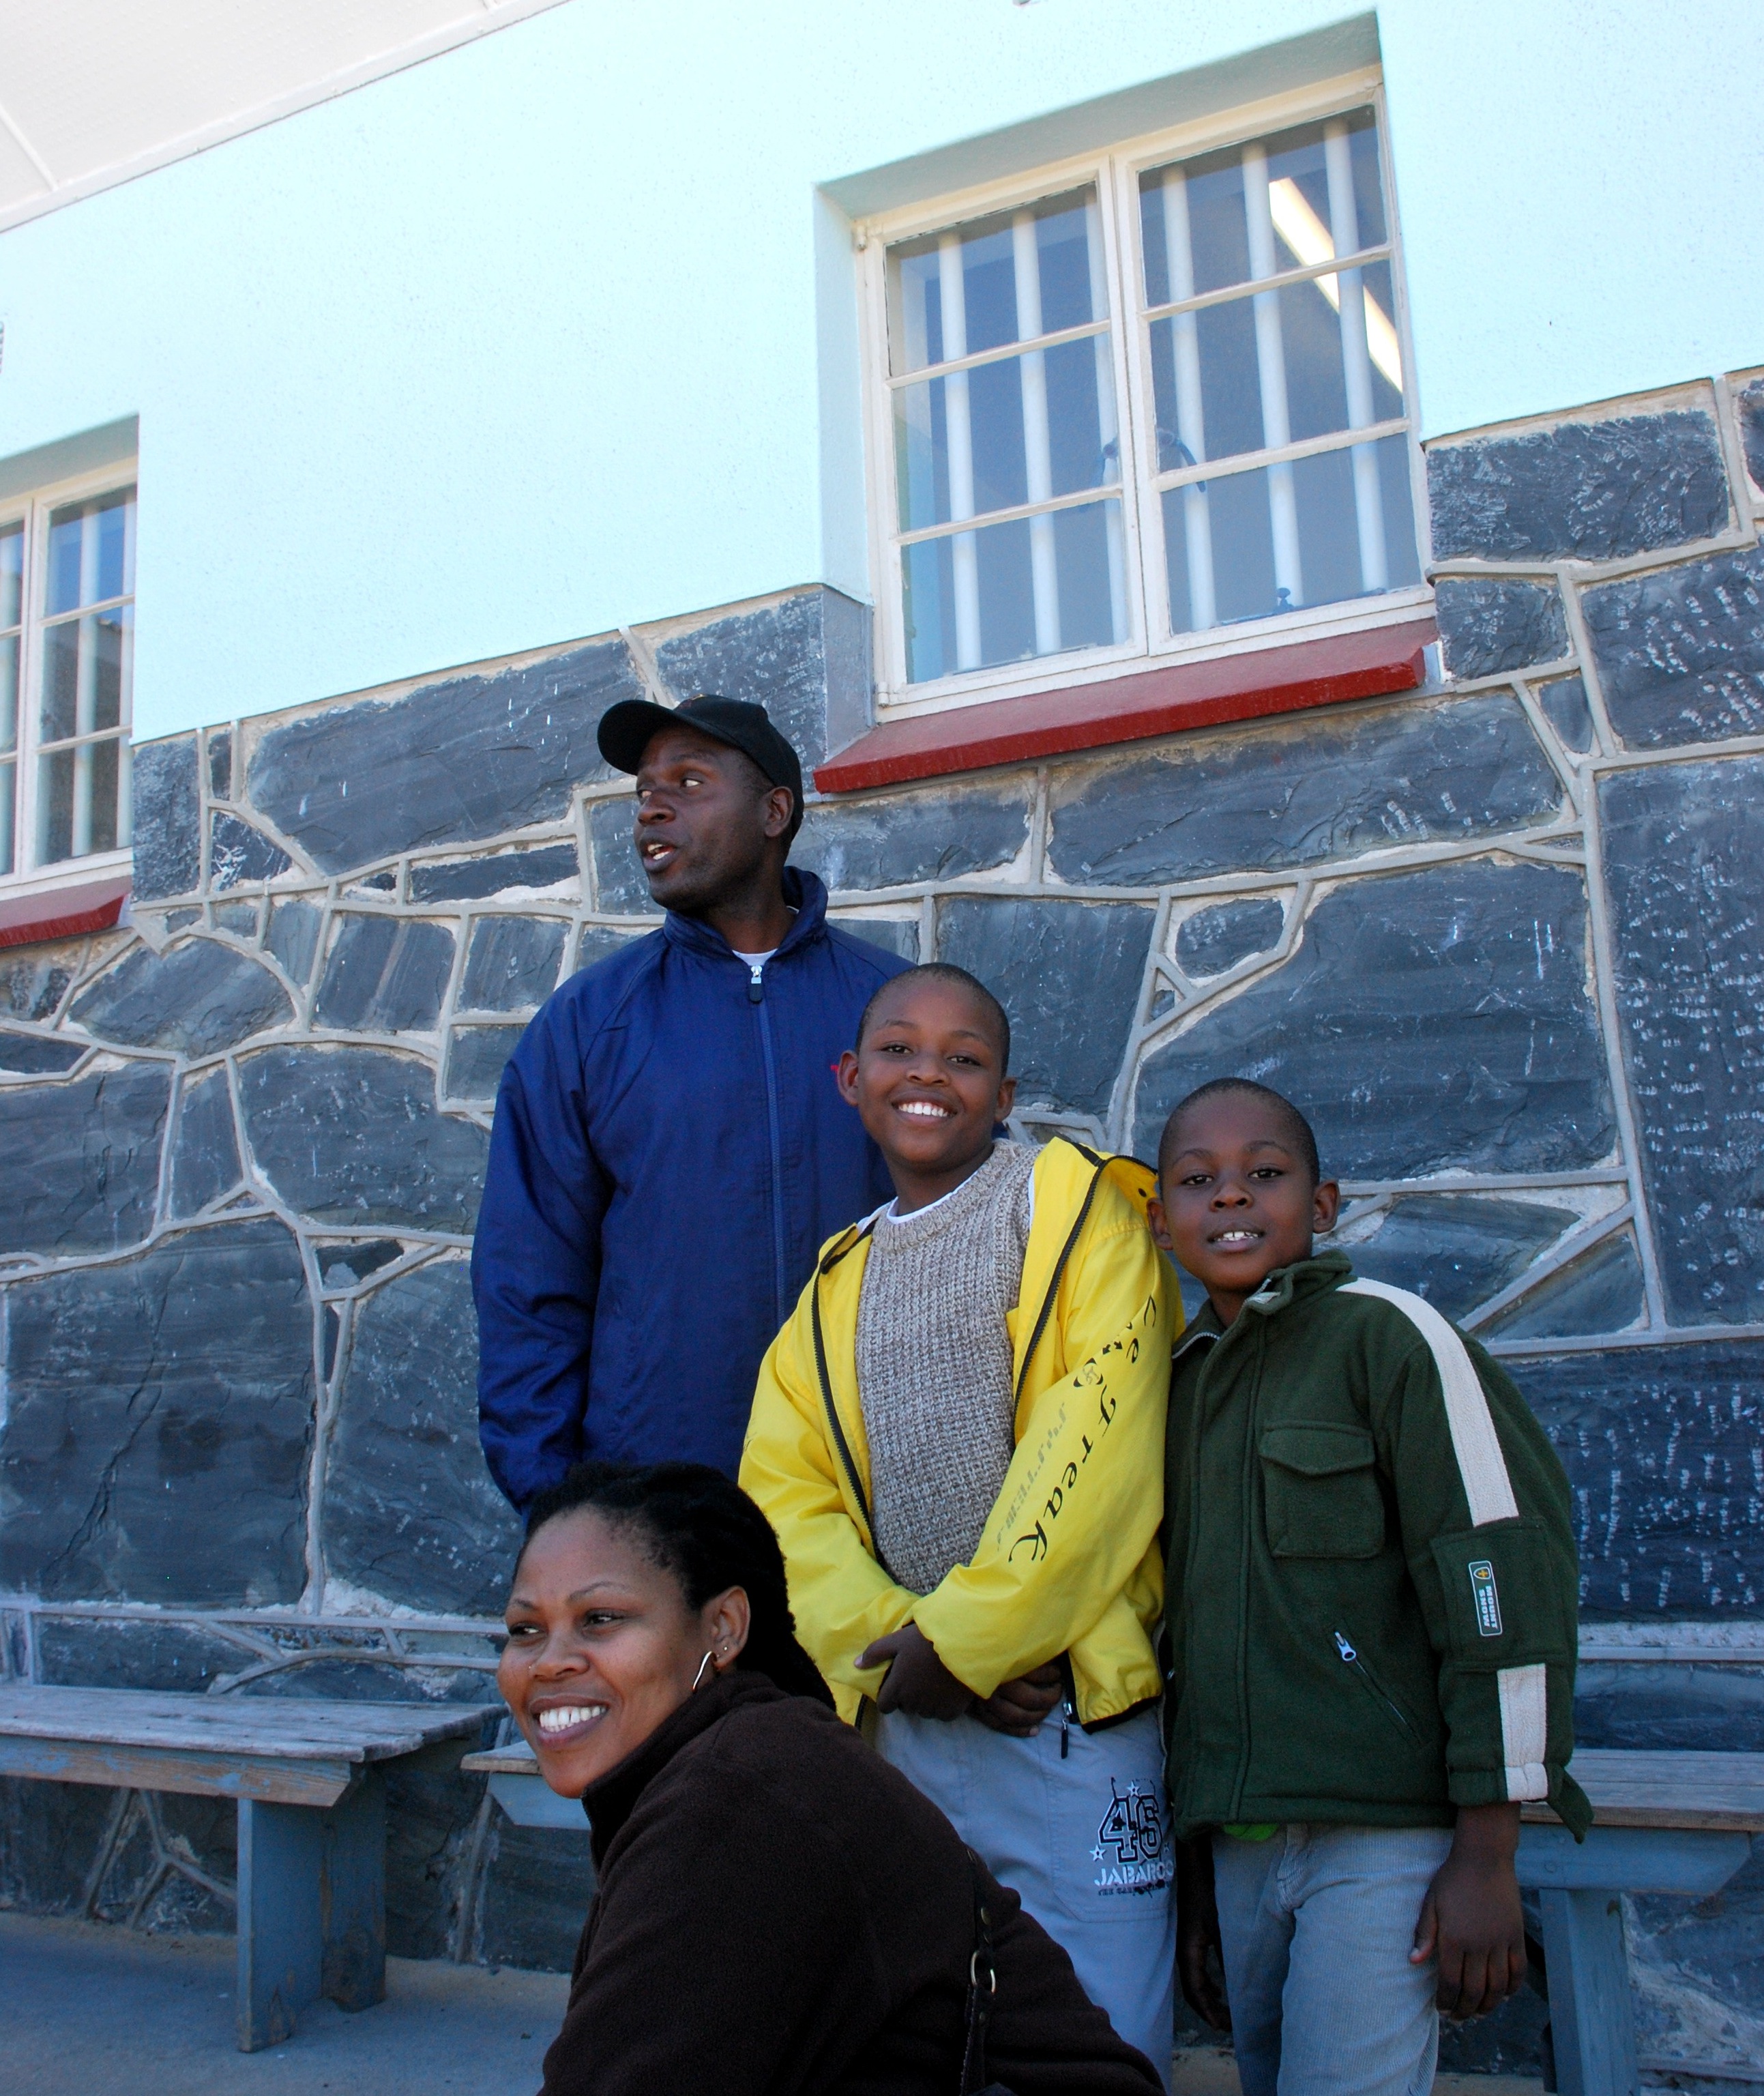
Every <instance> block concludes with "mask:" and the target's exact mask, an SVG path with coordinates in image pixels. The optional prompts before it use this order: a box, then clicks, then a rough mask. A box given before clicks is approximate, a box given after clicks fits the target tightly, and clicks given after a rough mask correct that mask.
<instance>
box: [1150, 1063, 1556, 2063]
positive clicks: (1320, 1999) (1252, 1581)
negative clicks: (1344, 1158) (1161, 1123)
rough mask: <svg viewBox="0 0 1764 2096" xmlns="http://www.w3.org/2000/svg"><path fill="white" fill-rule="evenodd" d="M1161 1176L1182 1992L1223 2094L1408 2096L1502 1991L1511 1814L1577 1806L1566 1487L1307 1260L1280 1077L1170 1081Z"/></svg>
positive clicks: (1428, 1322)
mask: <svg viewBox="0 0 1764 2096" xmlns="http://www.w3.org/2000/svg"><path fill="white" fill-rule="evenodd" d="M1158 1171H1159V1194H1160V1197H1161V1198H1160V1199H1157V1200H1155V1201H1153V1202H1152V1203H1151V1207H1150V1211H1149V1219H1150V1220H1151V1225H1152V1230H1153V1234H1154V1235H1155V1237H1156V1238H1157V1239H1158V1242H1159V1243H1160V1244H1161V1245H1163V1246H1164V1248H1165V1249H1166V1250H1167V1251H1171V1252H1172V1253H1173V1254H1174V1255H1175V1256H1176V1258H1177V1260H1178V1261H1179V1262H1180V1263H1181V1264H1182V1265H1183V1266H1184V1267H1185V1268H1186V1269H1188V1271H1189V1272H1190V1273H1192V1274H1193V1275H1194V1277H1196V1279H1197V1280H1199V1281H1200V1282H1202V1283H1203V1286H1205V1288H1206V1290H1207V1298H1208V1302H1207V1308H1205V1309H1203V1311H1202V1312H1201V1314H1200V1316H1199V1317H1197V1318H1196V1320H1195V1321H1194V1323H1193V1324H1192V1325H1190V1327H1189V1328H1188V1330H1187V1331H1186V1332H1185V1334H1184V1335H1183V1337H1182V1338H1181V1341H1180V1342H1179V1343H1178V1345H1177V1348H1176V1351H1175V1356H1174V1360H1173V1363H1172V1381H1171V1390H1170V1421H1169V1430H1168V1436H1167V1438H1166V1444H1165V1445H1166V1456H1165V1465H1166V1495H1165V1511H1164V1528H1165V1540H1166V1547H1167V1575H1166V1581H1165V1589H1164V1609H1165V1623H1166V1627H1167V1630H1168V1640H1169V1648H1170V1652H1171V1655H1172V1657H1171V1670H1170V1679H1169V1686H1168V1692H1167V1695H1166V1699H1165V1711H1166V1724H1167V1730H1168V1752H1169V1759H1168V1778H1169V1785H1170V1796H1171V1806H1172V1819H1173V1820H1174V1823H1175V1830H1176V1833H1177V1838H1178V1840H1179V1841H1180V1843H1181V1847H1180V1848H1179V1849H1178V1867H1177V1897H1178V1913H1179V1919H1178V1924H1177V1926H1178V1950H1177V1971H1178V1975H1179V1977H1180V1979H1181V1985H1182V1991H1183V1993H1184V1995H1185V1997H1186V1998H1187V2000H1188V2002H1189V2003H1190V2006H1192V2007H1193V2008H1194V2010H1195V2011H1196V2012H1197V2014H1199V2015H1201V2016H1203V2018H1204V2019H1205V2020H1206V2021H1207V2022H1208V2023H1209V2024H1212V2025H1213V2026H1214V2027H1215V2028H1219V2029H1229V2030H1230V2031H1231V2032H1232V2033H1233V2044H1234V2046H1235V2049H1236V2052H1237V2059H1238V2073H1239V2076H1240V2078H1241V2081H1242V2087H1243V2091H1244V2096H1416V2092H1417V2091H1421V2090H1425V2089H1426V2088H1428V2087H1429V2086H1430V2084H1431V2081H1432V2079H1433V2073H1434V2061H1435V2059H1436V2057H1437V2051H1438V2044H1439V2015H1438V2011H1439V2010H1442V2009H1443V2010H1444V2011H1446V2012H1447V2014H1448V2015H1453V2016H1458V2017H1464V2016H1473V2015H1479V2014H1481V2013H1482V2011H1485V2010H1487V2009H1491V2008H1493V2007H1494V2006H1496V2004H1497V2003H1499V2002H1501V2001H1503V2000H1504V1999H1505V1998H1506V1997H1507V1996H1508V1995H1509V1994H1510V1993H1513V1990H1514V1989H1516V1988H1517V1986H1518V1985H1519V1984H1520V1982H1521V1980H1522V1979H1523V1977H1524V1975H1525V1963H1526V1960H1525V1932H1524V1928H1523V1924H1522V1919H1521V1915H1520V1907H1519V1889H1518V1885H1517V1880H1516V1879H1515V1876H1514V1873H1513V1854H1514V1851H1515V1849H1516V1848H1517V1843H1518V1838H1519V1806H1520V1804H1521V1803H1522V1801H1526V1800H1529V1799H1538V1798H1546V1797H1547V1798H1548V1800H1549V1801H1550V1803H1551V1805H1552V1806H1553V1807H1554V1808H1555V1810H1556V1811H1557V1814H1558V1816H1559V1817H1560V1818H1561V1819H1562V1820H1563V1821H1565V1823H1566V1824H1567V1825H1568V1826H1569V1827H1571V1828H1573V1830H1574V1832H1575V1834H1576V1835H1577V1836H1578V1835H1579V1834H1581V1833H1583V1832H1584V1830H1585V1828H1586V1826H1587V1823H1588V1822H1589V1821H1590V1820H1591V1818H1592V1813H1591V1810H1590V1808H1589V1807H1588V1806H1587V1801H1586V1799H1585V1797H1583V1795H1582V1793H1581V1792H1580V1790H1579V1788H1578V1786H1577V1785H1576V1784H1575V1783H1574V1780H1573V1779H1572V1778H1571V1777H1570V1775H1568V1774H1567V1769H1566V1764H1567V1762H1568V1758H1569V1755H1570V1752H1571V1751H1572V1746H1573V1739H1572V1730H1571V1726H1572V1703H1573V1696H1574V1657H1575V1601H1576V1591H1577V1587H1576V1582H1577V1573H1576V1563H1575V1552H1574V1536H1573V1532H1572V1530H1571V1528H1570V1500H1569V1492H1568V1483H1567V1480H1566V1478H1565V1477H1564V1476H1563V1474H1562V1470H1561V1465H1560V1464H1559V1463H1558V1462H1557V1459H1556V1456H1555V1452H1554V1451H1553V1450H1552V1448H1551V1447H1550V1445H1549V1443H1548V1440H1547V1439H1545V1438H1544V1433H1543V1430H1542V1429H1541V1428H1540V1427H1539V1425H1538V1423H1537V1421H1536V1420H1535V1418H1534V1417H1532V1415H1531V1413H1530V1411H1529V1410H1528V1409H1527V1408H1526V1404H1525V1401H1524V1400H1523V1399H1522V1397H1521V1396H1520V1395H1519V1393H1518V1391H1517V1390H1516V1389H1515V1388H1514V1387H1513V1384H1512V1383H1511V1382H1509V1380H1508V1378H1506V1376H1505V1375H1504V1374H1503V1373H1502V1372H1501V1370H1500V1369H1499V1368H1498V1367H1497V1366H1496V1365H1495V1363H1494V1362H1493V1361H1492V1360H1490V1359H1489V1357H1488V1356H1487V1354H1486V1353H1484V1352H1483V1351H1482V1349H1481V1348H1480V1347H1478V1346H1476V1345H1475V1344H1474V1342H1469V1341H1466V1340H1465V1339H1464V1338H1461V1336H1460V1334H1458V1333H1456V1331H1455V1330H1453V1329H1452V1326H1451V1325H1448V1324H1447V1322H1446V1321H1445V1320H1444V1319H1443V1317H1441V1316H1440V1315H1439V1312H1437V1311H1436V1310H1434V1309H1433V1308H1432V1307H1431V1306H1430V1304H1428V1303H1426V1302H1425V1301H1423V1300H1422V1299H1421V1298H1420V1297H1419V1296H1415V1295H1408V1294H1407V1293H1406V1292H1405V1291H1404V1290H1401V1289H1395V1288H1388V1287H1386V1286H1384V1285H1383V1284H1382V1283H1381V1282H1372V1281H1356V1279H1355V1278H1354V1277H1353V1269H1352V1267H1351V1264H1349V1262H1348V1260H1347V1257H1346V1256H1345V1255H1343V1254H1342V1253H1340V1252H1325V1254H1323V1255H1321V1257H1313V1256H1312V1234H1313V1232H1327V1231H1328V1230H1330V1229H1333V1227H1334V1222H1335V1216H1336V1212H1337V1208H1338V1203H1339V1199H1340V1194H1339V1190H1338V1188H1337V1186H1335V1184H1334V1181H1331V1180H1325V1179H1323V1178H1322V1177H1321V1173H1320V1171H1319V1168H1318V1161H1317V1154H1316V1138H1314V1137H1313V1135H1312V1132H1311V1129H1310V1127H1309V1124H1308V1123H1307V1122H1306V1120H1305V1119H1304V1117H1303V1115H1302V1114H1300V1113H1299V1111H1298V1109H1297V1108H1296V1107H1294V1106H1293V1105H1291V1104H1290V1102H1289V1101H1287V1100H1286V1099H1283V1098H1282V1097H1281V1096H1280V1095H1279V1094H1278V1093H1277V1092H1272V1091H1269V1090H1268V1089H1267V1088H1266V1087H1265V1086H1264V1085H1256V1084H1251V1083H1250V1082H1248V1081H1246V1080H1242V1079H1238V1078H1225V1079H1221V1080H1220V1081H1217V1082H1216V1083H1213V1084H1209V1085H1203V1086H1202V1087H1201V1088H1200V1089H1199V1091H1196V1092H1193V1093H1190V1095H1189V1096H1188V1098H1185V1100H1184V1101H1183V1102H1182V1103H1181V1105H1180V1106H1179V1107H1177V1109H1176V1111H1175V1112H1174V1113H1173V1114H1172V1115H1171V1116H1170V1119H1169V1121H1168V1124H1167V1125H1166V1126H1165V1129H1164V1137H1163V1141H1162V1142H1161V1143H1160V1145H1159V1157H1158ZM1212 1950H1217V1951H1218V1952H1219V1954H1220V1959H1221V1962H1222V1963H1223V1967H1224V1971H1225V1996H1224V1998H1221V1996H1220V1992H1219V1989H1218V1987H1217V1985H1216V1982H1215V1981H1214V1980H1213V1979H1212V1976H1211V1974H1210V1972H1209V1971H1208V1966H1207V1959H1208V1954H1209V1952H1210V1951H1212ZM1228 2003H1229V2007H1228V2006H1227V2005H1228Z"/></svg>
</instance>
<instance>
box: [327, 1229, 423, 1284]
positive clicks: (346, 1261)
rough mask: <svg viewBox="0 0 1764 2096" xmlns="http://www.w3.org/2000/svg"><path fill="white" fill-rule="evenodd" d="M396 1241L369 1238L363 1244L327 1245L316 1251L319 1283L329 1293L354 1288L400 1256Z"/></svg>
mask: <svg viewBox="0 0 1764 2096" xmlns="http://www.w3.org/2000/svg"><path fill="white" fill-rule="evenodd" d="M403 1256H404V1247H403V1246H402V1245H401V1244H400V1242H399V1241H398V1239H397V1238H369V1240H367V1241H366V1242H363V1243H356V1244H340V1245H339V1244H328V1245H324V1246H321V1247H320V1250H319V1281H320V1284H321V1286H323V1287H325V1288H328V1289H332V1290H338V1289H345V1288H358V1287H360V1285H361V1283H362V1282H364V1281H365V1280H367V1279H368V1278H369V1276H370V1275H373V1274H376V1273H378V1272H379V1270H380V1269H381V1268H382V1266H390V1265H391V1263H392V1261H393V1260H395V1259H401V1258H403Z"/></svg>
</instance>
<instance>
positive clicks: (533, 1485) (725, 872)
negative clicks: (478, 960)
mask: <svg viewBox="0 0 1764 2096" xmlns="http://www.w3.org/2000/svg"><path fill="white" fill-rule="evenodd" d="M600 753H601V755H602V756H603V757H605V759H606V761H607V762H608V763H609V764H611V765H613V766H615V767H616V768H617V769H618V770H619V771H629V772H634V773H635V775H636V779H637V825H636V842H637V854H638V857H639V858H640V861H641V862H642V865H643V869H644V876H645V878H646V879H647V880H648V884H649V893H650V894H651V895H652V896H653V897H654V899H655V900H656V902H658V903H660V904H661V905H662V907H663V908H664V909H665V910H666V912H667V918H666V923H665V924H663V926H662V929H661V930H660V931H659V932H652V933H651V934H650V935H649V937H647V938H644V939H634V940H632V941H631V943H630V944H629V945H628V946H627V948H626V949H625V950H624V951H622V953H618V954H614V955H613V956H612V958H609V959H608V960H604V961H601V962H599V963H596V965H595V966H594V967H592V968H586V969H584V970H583V972H582V973H581V974H579V975H577V976H572V977H571V979H570V980H569V981H568V982H566V983H565V985H563V987H562V988H561V989H559V990H558V991H557V993H556V994H555V995H554V996H553V997H552V998H551V1000H550V1001H549V1002H548V1003H547V1004H546V1005H545V1006H544V1008H543V1009H542V1010H541V1011H539V1014H538V1015H537V1016H536V1017H535V1020H533V1023H532V1024H531V1026H529V1027H528V1028H527V1029H526V1033H525V1034H524V1035H523V1036H522V1041H521V1045H520V1046H519V1047H518V1048H517V1050H515V1053H514V1055H513V1059H511V1060H510V1062H509V1065H508V1067H507V1068H506V1069H505V1070H504V1072H503V1076H502V1085H501V1089H500V1092H499V1094H498V1095H497V1099H496V1127H495V1129H494V1132H493V1133H492V1134H491V1142H490V1165H489V1171H488V1174H487V1177H486V1180H485V1183H484V1199H483V1205H482V1208H481V1210H480V1211H479V1214H478V1238H477V1243H476V1245H475V1247H474V1251H473V1255H472V1285H473V1293H474V1296H475V1297H476V1299H477V1304H478V1360H479V1366H478V1420H479V1434H480V1438H481V1439H482V1443H483V1449H484V1456H485V1460H486V1461H487V1463H488V1464H489V1465H490V1470H491V1476H493V1477H494V1478H495V1479H496V1482H497V1483H498V1484H499V1485H500V1487H502V1489H503V1491H504V1492H505V1493H506V1494H507V1496H508V1497H509V1500H512V1501H513V1504H514V1505H515V1507H516V1508H517V1509H524V1508H525V1507H526V1506H527V1504H529V1503H530V1502H531V1500H532V1499H533V1497H534V1496H535V1493H537V1492H539V1491H542V1490H544V1487H546V1486H548V1485H550V1484H554V1483H555V1482H557V1479H558V1478H560V1477H561V1476H562V1474H563V1473H564V1472H565V1470H566V1469H568V1468H569V1466H570V1464H572V1463H574V1462H577V1461H580V1460H581V1459H582V1458H583V1456H614V1457H618V1458H622V1459H623V1460H625V1461H631V1462H644V1463H651V1462H660V1461H666V1460H670V1459H681V1460H685V1461H692V1462H700V1463H710V1464H714V1465H716V1466H717V1467H718V1469H723V1470H726V1471H727V1472H728V1473H729V1474H730V1475H731V1477H732V1476H733V1475H734V1474H735V1470H736V1465H737V1464H738V1463H739V1461H740V1454H741V1439H742V1435H743V1434H744V1432H745V1430H746V1427H747V1419H748V1413H749V1408H751V1406H752V1404H753V1385H754V1380H755V1378H756V1377H757V1376H758V1372H759V1365H760V1360H761V1357H762V1356H763V1354H764V1353H765V1351H766V1347H768V1346H769V1345H770V1344H771V1341H772V1338H773V1337H774V1335H775V1334H776V1332H777V1331H778V1329H779V1326H780V1325H782V1324H783V1323H784V1319H785V1318H786V1317H788V1314H789V1312H790V1310H791V1308H792V1306H793V1304H794V1303H795V1301H796V1299H797V1294H798V1292H799V1291H800V1290H801V1287H802V1285H803V1283H804V1282H806V1280H807V1278H808V1277H809V1273H810V1269H812V1267H813V1265H814V1256H815V1254H816V1252H817V1251H819V1248H820V1247H821V1245H822V1244H823V1242H824V1241H825V1240H826V1239H827V1238H829V1237H831V1236H832V1234H833V1233H834V1232H835V1231H836V1230H838V1229H842V1228H843V1227H844V1226H845V1225H846V1224H847V1223H849V1222H852V1221H854V1220H856V1219H857V1218H858V1216H862V1215H864V1214H867V1212H869V1210H871V1208H874V1207H878V1206H880V1203H882V1202H884V1201H885V1200H886V1199H888V1198H889V1192H890V1186H889V1177H888V1173H887V1172H886V1170H885V1169H884V1166H883V1164H882V1161H881V1159H880V1156H879V1155H878V1154H877V1152H876V1150H875V1146H874V1145H873V1144H872V1143H871V1141H870V1139H869V1138H868V1137H867V1135H866V1134H865V1133H864V1132H863V1129H862V1126H861V1124H859V1122H858V1116H857V1115H856V1114H855V1113H854V1112H853V1111H852V1110H851V1109H850V1107H848V1106H846V1105H845V1103H844V1102H843V1101H842V1100H841V1098H840V1096H839V1091H838V1088H837V1086H836V1084H835V1082H834V1075H833V1072H834V1068H835V1066H836V1064H837V1063H838V1061H839V1058H840V1055H841V1052H842V1051H843V1050H845V1049H847V1048H849V1046H851V1044H852V1042H853V1041H854V1040H855V1039H856V1037H857V1032H858V1017H859V1015H860V1014H861V1013H862V1011H863V1007H864V1006H865V1005H866V1004H867V1002H869V999H870V997H871V993H872V992H873V991H875V989H877V987H878V986H879V985H880V984H881V983H883V982H884V980H887V978H888V977H889V976H892V975H896V974H897V973H898V972H900V970H901V969H902V967H904V966H905V965H906V964H905V963H903V962H902V961H900V960H898V959H897V958H895V957H894V956H893V954H889V953H885V952H884V951H883V950H882V949H881V948H880V947H879V946H873V945H870V944H868V943H867V941H863V940H861V939H854V938H852V937H849V935H848V934H847V933H845V932H839V931H836V930H834V929H833V928H832V926H831V925H829V924H827V890H826V889H824V888H823V886H822V884H821V883H820V882H819V880H816V878H815V877H814V875H813V874H811V873H804V872H801V871H798V870H797V868H795V867H788V866H787V865H786V864H785V863H784V861H785V858H786V856H787V855H788V852H789V849H790V844H791V841H792V838H793V837H794V836H796V833H797V829H798V828H799V827H800V826H801V821H802V768H801V762H800V760H799V759H798V758H797V753H796V752H795V750H794V749H792V748H791V746H790V745H789V744H788V742H787V741H786V740H784V737H783V736H781V735H780V734H779V732H778V730H777V729H776V728H775V727H774V726H773V725H772V723H771V719H770V718H769V717H768V716H767V714H766V710H765V708H764V707H763V706H758V705H750V704H749V703H747V702H746V701H743V700H739V699H726V698H718V697H714V696H706V697H701V698H696V699H692V700H689V701H688V702H687V703H686V704H685V705H683V706H681V707H680V708H679V710H678V711H676V712H671V713H670V711H668V710H667V709H666V707H663V706H658V705H650V704H649V703H648V701H645V700H640V699H631V700H627V701H623V702H622V704H620V705H616V706H613V707H611V708H610V709H609V710H608V712H607V714H606V715H605V718H603V719H602V721H601V723H600Z"/></svg>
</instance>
